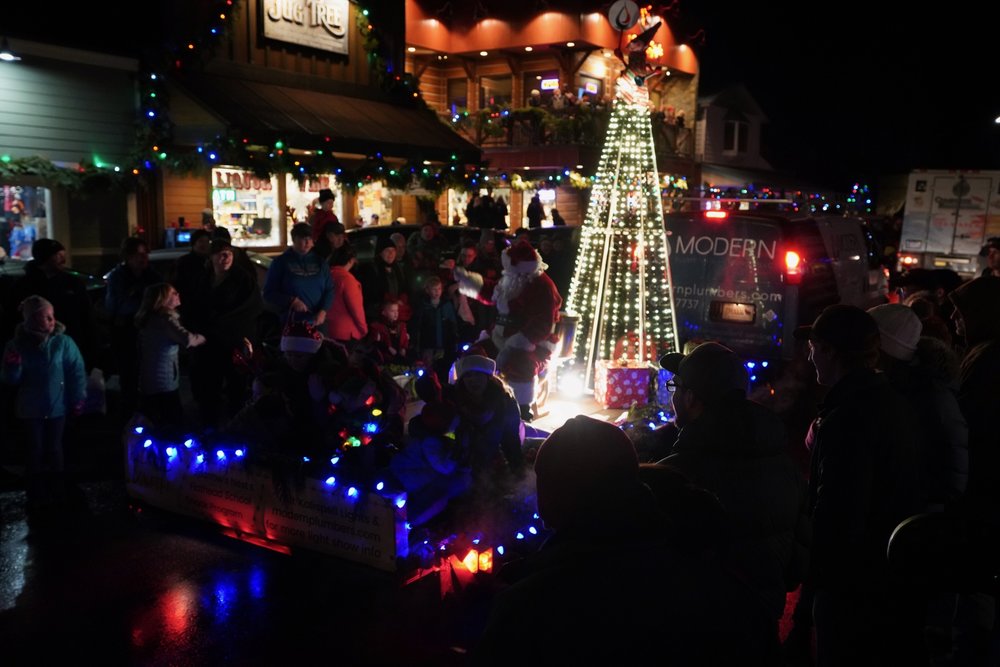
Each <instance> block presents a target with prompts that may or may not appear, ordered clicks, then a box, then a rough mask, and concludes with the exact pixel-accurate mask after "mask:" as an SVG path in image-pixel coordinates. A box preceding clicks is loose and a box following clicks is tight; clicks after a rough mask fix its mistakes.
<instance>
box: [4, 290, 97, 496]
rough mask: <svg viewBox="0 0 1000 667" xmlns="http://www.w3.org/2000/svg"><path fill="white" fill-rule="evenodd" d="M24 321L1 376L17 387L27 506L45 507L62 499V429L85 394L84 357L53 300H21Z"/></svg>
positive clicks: (7, 353)
mask: <svg viewBox="0 0 1000 667" xmlns="http://www.w3.org/2000/svg"><path fill="white" fill-rule="evenodd" d="M20 311H21V314H22V315H23V317H24V321H23V322H22V323H21V324H19V325H18V326H17V328H16V329H15V331H14V337H13V338H12V339H11V340H10V341H9V342H8V343H7V346H6V348H5V349H4V354H3V365H2V367H0V380H2V381H3V382H5V383H7V384H12V385H15V386H17V387H18V392H17V416H18V417H19V418H20V419H21V420H23V422H24V426H25V430H26V431H27V435H28V438H29V442H30V445H31V449H30V451H29V453H28V489H27V491H28V507H29V509H44V508H47V507H52V506H54V505H58V504H59V503H61V502H63V501H64V500H65V496H66V480H65V458H64V455H63V433H64V431H65V428H66V418H67V416H68V415H71V414H72V415H79V414H80V412H81V411H82V410H83V403H84V400H85V399H86V396H87V374H86V371H85V370H84V364H83V356H82V355H81V354H80V349H79V348H78V347H77V346H76V343H74V342H73V339H72V338H70V337H69V336H67V335H66V334H65V333H64V332H65V330H66V328H65V327H64V326H63V325H62V323H60V322H56V318H55V314H54V311H53V308H52V304H51V303H49V302H48V301H47V300H46V299H44V298H42V297H40V296H37V295H35V296H29V297H28V298H26V299H25V300H24V301H23V302H21V305H20Z"/></svg>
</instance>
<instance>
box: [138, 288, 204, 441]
mask: <svg viewBox="0 0 1000 667" xmlns="http://www.w3.org/2000/svg"><path fill="white" fill-rule="evenodd" d="M180 305H181V298H180V295H179V294H178V292H177V290H176V289H174V286H173V285H171V284H170V283H159V284H157V285H150V286H149V287H147V288H146V291H145V292H144V293H143V297H142V304H141V305H140V306H139V312H138V313H136V315H135V326H136V328H137V329H138V330H139V411H140V412H141V413H142V414H143V415H144V416H145V417H146V418H147V419H149V420H150V421H151V422H152V423H153V424H155V425H157V426H161V427H162V426H165V425H167V424H171V425H174V426H178V425H180V424H183V423H184V408H183V406H182V404H181V392H180V380H181V369H180V350H181V349H182V348H183V349H185V350H187V349H190V348H193V347H198V346H199V345H204V344H205V337H204V336H202V335H201V334H197V333H192V332H190V331H188V330H187V329H185V328H184V327H183V326H182V325H181V321H180V313H179V312H178V311H177V308H178V307H179V306H180Z"/></svg>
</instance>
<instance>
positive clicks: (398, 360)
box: [368, 299, 410, 370]
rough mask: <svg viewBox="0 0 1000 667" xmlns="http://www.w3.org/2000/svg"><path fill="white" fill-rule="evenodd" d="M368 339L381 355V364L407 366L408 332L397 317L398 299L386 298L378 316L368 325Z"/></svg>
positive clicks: (404, 323)
mask: <svg viewBox="0 0 1000 667" xmlns="http://www.w3.org/2000/svg"><path fill="white" fill-rule="evenodd" d="M368 341H369V342H370V343H371V344H372V346H373V347H374V348H375V350H376V351H377V352H378V353H379V355H380V356H381V360H382V364H383V365H385V366H388V367H390V369H392V370H395V369H393V368H392V367H408V366H409V348H410V334H409V332H408V331H407V330H406V322H402V321H400V319H399V301H396V300H395V299H386V301H385V302H384V303H383V304H382V310H381V312H380V314H379V318H378V319H377V320H375V321H374V322H372V323H371V324H370V325H369V327H368Z"/></svg>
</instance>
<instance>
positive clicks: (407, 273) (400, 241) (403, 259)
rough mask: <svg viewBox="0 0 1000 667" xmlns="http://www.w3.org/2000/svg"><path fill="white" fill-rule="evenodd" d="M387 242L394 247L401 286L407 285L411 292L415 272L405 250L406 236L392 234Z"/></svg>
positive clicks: (397, 233)
mask: <svg viewBox="0 0 1000 667" xmlns="http://www.w3.org/2000/svg"><path fill="white" fill-rule="evenodd" d="M389 240H390V241H392V243H393V245H395V246H396V262H395V263H396V266H397V267H399V270H400V271H401V272H402V275H403V284H404V285H407V286H408V289H410V290H413V289H414V287H415V283H416V281H415V280H414V276H415V275H416V271H415V269H414V268H413V261H412V258H411V257H410V255H409V252H408V250H407V246H406V235H404V234H403V233H401V232H394V233H392V234H390V235H389ZM355 271H356V269H355ZM410 296H411V298H412V297H413V296H416V295H413V294H411V295H410Z"/></svg>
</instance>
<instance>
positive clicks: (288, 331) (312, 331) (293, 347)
mask: <svg viewBox="0 0 1000 667" xmlns="http://www.w3.org/2000/svg"><path fill="white" fill-rule="evenodd" d="M322 345H323V334H321V333H320V332H319V329H317V328H316V327H314V326H313V325H311V324H309V323H308V322H301V321H297V322H289V323H288V326H286V327H285V330H284V331H282V332H281V351H282V352H305V353H306V354H315V353H317V352H319V348H320V347H321V346H322Z"/></svg>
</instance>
